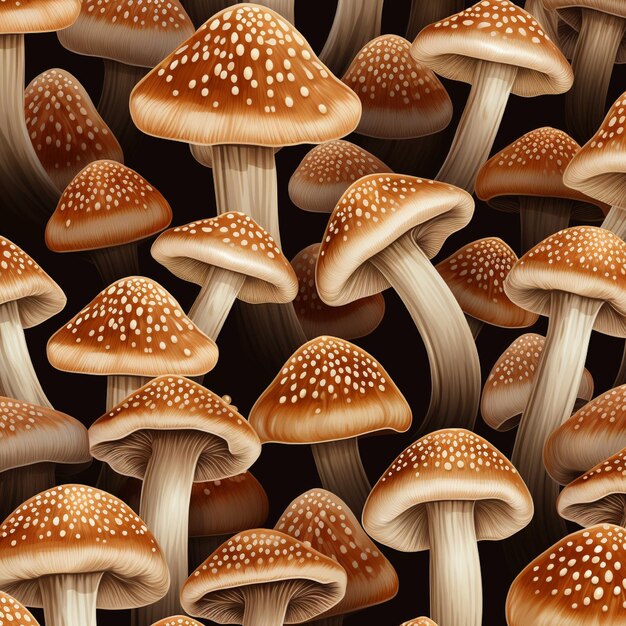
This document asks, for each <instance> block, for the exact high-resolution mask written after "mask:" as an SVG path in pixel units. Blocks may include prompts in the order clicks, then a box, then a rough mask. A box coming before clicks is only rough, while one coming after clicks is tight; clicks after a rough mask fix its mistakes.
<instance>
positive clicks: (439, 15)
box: [406, 0, 465, 41]
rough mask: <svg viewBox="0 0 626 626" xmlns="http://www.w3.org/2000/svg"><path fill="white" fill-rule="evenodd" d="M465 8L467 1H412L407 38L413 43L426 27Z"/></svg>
mask: <svg viewBox="0 0 626 626" xmlns="http://www.w3.org/2000/svg"><path fill="white" fill-rule="evenodd" d="M464 8H465V0H437V2H424V1H423V0H411V11H410V13H409V21H408V24H407V27H406V38H407V39H408V40H409V41H413V40H414V39H415V37H416V36H417V34H418V33H419V32H420V31H421V30H422V29H423V28H426V26H430V24H433V23H434V22H438V21H439V20H443V19H445V18H446V17H448V15H453V14H454V13H457V12H458V11H462V10H463V9H464Z"/></svg>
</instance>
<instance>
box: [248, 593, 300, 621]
mask: <svg viewBox="0 0 626 626" xmlns="http://www.w3.org/2000/svg"><path fill="white" fill-rule="evenodd" d="M293 587H294V585H293V583H292V584H289V583H282V584H280V583H279V584H278V585H272V584H265V585H249V586H248V587H243V588H242V592H243V593H244V595H245V606H244V611H243V621H242V622H241V624H242V626H283V624H284V623H285V615H286V613H287V607H288V606H289V601H290V600H291V597H292V595H293Z"/></svg>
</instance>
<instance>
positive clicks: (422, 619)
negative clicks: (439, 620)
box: [400, 617, 437, 626]
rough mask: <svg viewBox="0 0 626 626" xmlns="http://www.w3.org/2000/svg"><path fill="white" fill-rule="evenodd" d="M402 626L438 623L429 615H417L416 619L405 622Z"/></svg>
mask: <svg viewBox="0 0 626 626" xmlns="http://www.w3.org/2000/svg"><path fill="white" fill-rule="evenodd" d="M400 626H437V624H435V622H433V620H432V619H429V618H428V617H416V618H415V619H410V620H409V621H408V622H403V623H402V624H400Z"/></svg>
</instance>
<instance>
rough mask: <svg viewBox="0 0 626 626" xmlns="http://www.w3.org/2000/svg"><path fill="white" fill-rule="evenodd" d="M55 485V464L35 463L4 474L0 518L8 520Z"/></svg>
mask: <svg viewBox="0 0 626 626" xmlns="http://www.w3.org/2000/svg"><path fill="white" fill-rule="evenodd" d="M54 485H56V480H55V475H54V463H34V464H33V465H26V466H24V467H16V468H14V469H10V470H7V471H5V472H2V473H1V474H0V518H2V519H6V518H7V517H8V516H9V515H10V514H11V513H13V511H14V510H15V509H16V508H17V507H18V506H19V505H20V504H22V503H23V502H25V501H26V500H28V499H29V498H32V497H33V496H35V495H37V494H38V493H41V492H42V491H45V490H46V489H50V487H53V486H54Z"/></svg>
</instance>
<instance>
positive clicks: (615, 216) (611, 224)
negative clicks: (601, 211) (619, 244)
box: [602, 206, 626, 240]
mask: <svg viewBox="0 0 626 626" xmlns="http://www.w3.org/2000/svg"><path fill="white" fill-rule="evenodd" d="M602 228H604V229H605V230H610V231H611V232H612V233H615V234H616V235H617V236H618V237H621V238H622V239H624V240H626V210H625V209H622V208H621V207H619V206H613V207H611V210H610V211H609V212H608V214H607V216H606V217H605V218H604V221H603V222H602Z"/></svg>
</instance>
